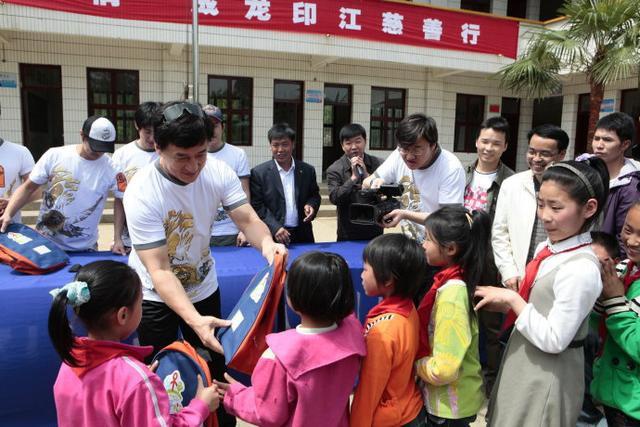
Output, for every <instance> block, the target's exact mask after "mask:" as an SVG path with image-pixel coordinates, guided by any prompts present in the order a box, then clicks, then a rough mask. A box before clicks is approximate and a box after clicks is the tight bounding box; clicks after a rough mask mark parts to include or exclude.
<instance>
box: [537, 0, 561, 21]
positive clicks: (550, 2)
mask: <svg viewBox="0 0 640 427" xmlns="http://www.w3.org/2000/svg"><path fill="white" fill-rule="evenodd" d="M564 1H565V0H544V1H541V2H540V20H541V21H548V20H550V19H555V18H557V17H559V16H562V15H561V13H560V9H561V8H562V5H563V4H564Z"/></svg>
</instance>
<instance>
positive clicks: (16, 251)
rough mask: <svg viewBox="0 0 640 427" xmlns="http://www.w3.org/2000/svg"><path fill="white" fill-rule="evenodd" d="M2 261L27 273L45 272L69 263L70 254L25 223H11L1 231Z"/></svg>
mask: <svg viewBox="0 0 640 427" xmlns="http://www.w3.org/2000/svg"><path fill="white" fill-rule="evenodd" d="M0 262H2V263H4V264H8V265H9V266H10V267H11V268H13V269H14V270H16V271H19V272H21V273H26V274H45V273H50V272H52V271H56V270H59V269H61V268H62V267H64V266H65V265H67V264H68V263H69V256H68V255H67V253H66V252H65V251H63V250H62V249H60V247H59V246H58V245H56V244H55V243H54V242H52V241H51V240H49V239H47V238H46V237H44V236H42V235H41V234H40V233H38V232H37V231H35V230H34V229H32V228H30V227H27V226H26V225H24V224H9V226H8V227H7V230H6V232H4V233H0Z"/></svg>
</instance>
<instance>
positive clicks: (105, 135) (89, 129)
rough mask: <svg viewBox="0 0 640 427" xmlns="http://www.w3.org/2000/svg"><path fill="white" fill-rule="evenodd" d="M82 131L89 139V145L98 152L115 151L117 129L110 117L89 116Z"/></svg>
mask: <svg viewBox="0 0 640 427" xmlns="http://www.w3.org/2000/svg"><path fill="white" fill-rule="evenodd" d="M82 133H83V134H84V135H85V136H86V137H87V139H88V140H89V147H91V149H92V150H93V151H95V152H96V153H113V151H114V150H115V141H116V129H115V128H114V127H113V124H112V123H111V122H110V121H109V120H108V119H106V118H104V117H100V116H91V117H89V118H88V119H87V120H85V121H84V125H82Z"/></svg>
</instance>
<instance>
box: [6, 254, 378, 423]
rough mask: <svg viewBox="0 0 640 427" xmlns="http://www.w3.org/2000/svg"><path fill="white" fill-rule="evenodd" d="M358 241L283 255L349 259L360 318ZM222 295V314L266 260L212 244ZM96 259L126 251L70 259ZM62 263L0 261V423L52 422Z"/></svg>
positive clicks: (365, 301) (363, 304) (369, 301)
mask: <svg viewBox="0 0 640 427" xmlns="http://www.w3.org/2000/svg"><path fill="white" fill-rule="evenodd" d="M364 247H365V243H363V242H341V243H321V244H315V245H294V246H292V247H291V248H290V249H289V251H290V255H289V261H290V262H291V261H292V260H294V259H295V258H296V257H297V256H299V255H301V254H303V253H304V252H308V251H310V250H319V251H326V252H335V253H338V254H340V255H342V256H343V257H344V258H345V259H346V260H347V263H348V264H349V267H350V269H351V275H352V277H353V281H354V285H355V288H356V304H357V306H356V311H357V314H358V317H359V318H360V319H361V320H362V319H364V317H365V316H366V314H367V312H368V311H369V309H370V308H371V307H373V305H375V304H376V302H377V300H376V299H375V298H371V297H367V296H366V295H365V294H364V291H363V289H362V281H361V279H360V274H361V272H362V250H363V249H364ZM212 251H213V255H214V258H215V260H216V270H217V273H218V280H219V284H220V292H221V299H222V315H223V317H224V316H227V315H228V314H229V313H230V312H231V310H232V309H233V307H234V305H235V304H236V302H237V301H238V299H239V298H240V295H242V292H243V291H244V288H245V287H246V286H247V284H248V283H249V282H250V280H251V278H252V277H253V275H254V274H255V273H256V272H257V271H258V270H259V269H260V268H261V267H263V266H264V265H265V263H266V261H265V260H264V258H262V256H261V255H260V254H259V253H258V251H256V250H255V249H252V248H212ZM100 259H114V260H119V261H123V262H126V260H127V258H126V257H121V256H118V255H113V254H111V253H108V252H94V253H80V254H74V255H72V257H71V264H70V265H73V264H83V265H84V264H87V263H89V262H92V261H96V260H100ZM73 276H74V273H69V272H68V267H67V268H64V269H62V270H60V271H57V272H55V273H52V274H48V275H44V276H27V275H23V274H20V273H16V272H13V271H12V270H11V269H10V268H9V267H8V266H6V265H0V402H1V404H0V425H2V426H7V427H9V426H55V425H56V415H55V407H54V403H53V383H54V381H55V378H56V375H57V372H58V368H59V367H60V359H59V357H58V355H57V354H56V353H55V351H54V350H53V347H52V345H51V342H50V341H49V335H48V332H47V317H48V314H49V308H50V306H51V296H50V295H49V290H51V289H53V288H56V287H60V286H62V285H64V284H66V283H67V282H69V281H71V280H72V278H73Z"/></svg>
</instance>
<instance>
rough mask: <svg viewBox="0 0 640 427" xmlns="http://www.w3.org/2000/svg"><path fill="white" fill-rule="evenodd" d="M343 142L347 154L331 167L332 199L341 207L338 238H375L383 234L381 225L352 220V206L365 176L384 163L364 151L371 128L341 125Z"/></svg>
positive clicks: (328, 172)
mask: <svg viewBox="0 0 640 427" xmlns="http://www.w3.org/2000/svg"><path fill="white" fill-rule="evenodd" d="M340 145H341V146H342V150H343V151H344V155H343V156H342V157H340V158H339V159H338V160H336V161H335V162H333V164H332V165H331V166H329V168H328V169H327V186H328V187H329V200H331V203H333V204H334V205H336V206H337V210H338V242H341V241H345V240H371V239H373V238H374V237H376V236H379V235H380V234H382V227H380V226H379V225H377V224H375V225H361V224H354V223H352V222H350V221H349V207H350V206H351V204H352V203H353V202H354V196H355V193H356V192H357V191H358V190H359V189H360V188H361V184H362V180H363V179H365V178H367V177H368V176H369V174H370V173H371V172H373V171H374V170H376V168H378V166H380V165H381V164H382V159H380V158H378V157H374V156H370V155H369V154H366V153H365V152H364V149H365V146H366V145H367V131H365V129H364V128H363V127H362V126H361V125H359V124H357V123H351V124H348V125H345V126H344V127H343V128H342V129H340Z"/></svg>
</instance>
